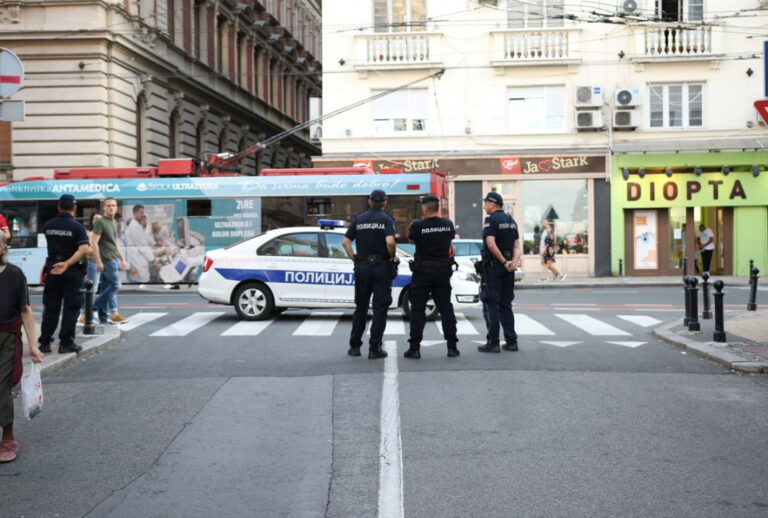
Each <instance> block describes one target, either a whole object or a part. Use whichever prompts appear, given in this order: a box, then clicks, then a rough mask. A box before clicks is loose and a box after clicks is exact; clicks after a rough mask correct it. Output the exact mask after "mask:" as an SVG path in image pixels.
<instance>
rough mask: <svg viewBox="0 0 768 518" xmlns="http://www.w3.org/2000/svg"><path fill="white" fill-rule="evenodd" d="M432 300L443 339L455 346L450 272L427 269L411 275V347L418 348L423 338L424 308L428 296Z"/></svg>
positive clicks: (454, 320) (449, 344)
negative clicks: (439, 321) (438, 315)
mask: <svg viewBox="0 0 768 518" xmlns="http://www.w3.org/2000/svg"><path fill="white" fill-rule="evenodd" d="M430 294H431V295H432V299H433V300H434V301H435V305H436V306H437V310H438V311H439V312H440V319H441V324H442V326H443V336H444V337H445V340H446V342H447V344H448V347H456V343H457V342H458V341H459V339H458V338H457V337H456V315H455V314H454V312H453V304H452V303H451V270H448V269H439V270H426V271H418V272H413V276H412V277H411V287H410V289H409V297H410V302H411V333H410V338H409V340H408V342H409V343H410V344H411V348H413V349H418V348H419V346H420V345H421V339H422V338H423V336H424V325H425V324H426V322H427V318H426V307H427V300H429V295H430Z"/></svg>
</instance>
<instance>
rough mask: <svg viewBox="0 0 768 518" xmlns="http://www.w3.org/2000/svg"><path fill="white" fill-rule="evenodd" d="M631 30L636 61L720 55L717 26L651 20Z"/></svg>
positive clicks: (700, 58) (649, 61) (704, 57)
mask: <svg viewBox="0 0 768 518" xmlns="http://www.w3.org/2000/svg"><path fill="white" fill-rule="evenodd" d="M634 32H635V34H634V36H635V55H633V56H632V61H635V62H645V63H651V62H662V61H697V60H698V61H704V60H712V59H716V58H718V57H720V56H722V55H723V54H722V52H721V50H720V49H721V45H720V29H719V27H711V26H702V25H695V26H687V27H686V26H682V25H679V24H678V25H657V24H654V25H650V26H645V27H638V28H636V29H635V31H634Z"/></svg>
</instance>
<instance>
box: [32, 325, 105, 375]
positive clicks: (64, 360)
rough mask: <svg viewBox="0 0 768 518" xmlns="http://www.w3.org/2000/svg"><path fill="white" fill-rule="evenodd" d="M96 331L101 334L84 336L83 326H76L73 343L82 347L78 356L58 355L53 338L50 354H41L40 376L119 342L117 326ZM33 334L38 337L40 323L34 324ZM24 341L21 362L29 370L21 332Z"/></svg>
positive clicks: (100, 327)
mask: <svg viewBox="0 0 768 518" xmlns="http://www.w3.org/2000/svg"><path fill="white" fill-rule="evenodd" d="M96 327H97V331H99V330H101V331H100V332H101V334H96V335H84V334H82V333H83V326H81V325H78V326H77V331H76V334H75V343H76V344H78V345H80V346H82V347H83V350H82V351H80V354H76V353H66V354H59V352H58V336H54V343H53V344H52V345H51V352H49V353H43V356H44V358H43V368H42V370H41V371H40V372H41V374H48V373H51V372H55V371H57V370H59V369H62V368H64V367H66V366H67V365H70V364H71V363H74V362H75V361H77V360H78V359H81V358H85V357H87V356H91V355H93V354H96V353H97V352H99V351H100V350H101V349H102V348H104V347H110V346H112V345H115V344H116V343H118V342H120V329H119V327H118V326H96ZM35 334H36V336H38V337H39V336H40V323H39V322H37V321H36V322H35ZM22 337H23V341H24V357H23V358H22V362H23V364H24V367H25V369H29V367H28V365H29V362H30V361H31V360H30V359H29V354H28V350H29V349H28V347H27V334H26V333H23V332H22Z"/></svg>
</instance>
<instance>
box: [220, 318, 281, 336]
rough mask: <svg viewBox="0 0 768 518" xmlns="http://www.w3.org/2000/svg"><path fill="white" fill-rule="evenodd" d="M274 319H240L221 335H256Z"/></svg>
mask: <svg viewBox="0 0 768 518" xmlns="http://www.w3.org/2000/svg"><path fill="white" fill-rule="evenodd" d="M272 322H274V320H259V321H256V322H252V321H248V320H241V321H240V322H238V323H237V324H235V325H233V326H232V327H230V328H229V329H227V330H226V331H224V332H223V333H221V336H256V335H258V334H259V333H261V332H262V331H264V330H265V329H266V328H267V326H269V324H271V323H272Z"/></svg>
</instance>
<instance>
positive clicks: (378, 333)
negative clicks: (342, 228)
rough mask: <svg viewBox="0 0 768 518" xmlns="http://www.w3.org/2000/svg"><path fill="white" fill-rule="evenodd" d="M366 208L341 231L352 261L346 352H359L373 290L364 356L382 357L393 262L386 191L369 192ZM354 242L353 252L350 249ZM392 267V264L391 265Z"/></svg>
mask: <svg viewBox="0 0 768 518" xmlns="http://www.w3.org/2000/svg"><path fill="white" fill-rule="evenodd" d="M368 207H370V208H369V209H368V210H367V211H365V212H363V213H361V214H358V215H357V216H355V218H354V219H353V220H352V223H350V225H349V228H348V229H347V232H346V234H344V240H343V242H342V244H343V245H344V250H346V252H347V255H348V256H349V258H350V259H352V260H353V261H354V262H355V314H354V316H353V317H352V333H351V334H350V336H349V351H347V354H349V355H350V356H360V347H361V346H362V344H363V341H362V337H363V332H364V331H365V323H366V318H367V316H368V304H369V301H370V300H371V294H373V321H372V322H371V339H370V342H369V348H368V358H369V359H377V358H386V356H387V352H386V351H384V350H382V348H381V344H382V339H383V336H384V328H385V327H386V325H387V310H388V308H389V305H390V304H391V303H392V279H393V275H392V272H393V263H395V262H396V259H395V220H394V219H392V216H390V215H389V214H387V213H386V212H384V209H385V208H386V207H387V194H386V193H385V192H384V191H382V190H381V189H376V190H374V191H373V192H371V194H370V196H369V197H368ZM352 241H356V242H357V255H355V253H354V251H353V250H352ZM395 267H396V265H395Z"/></svg>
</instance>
